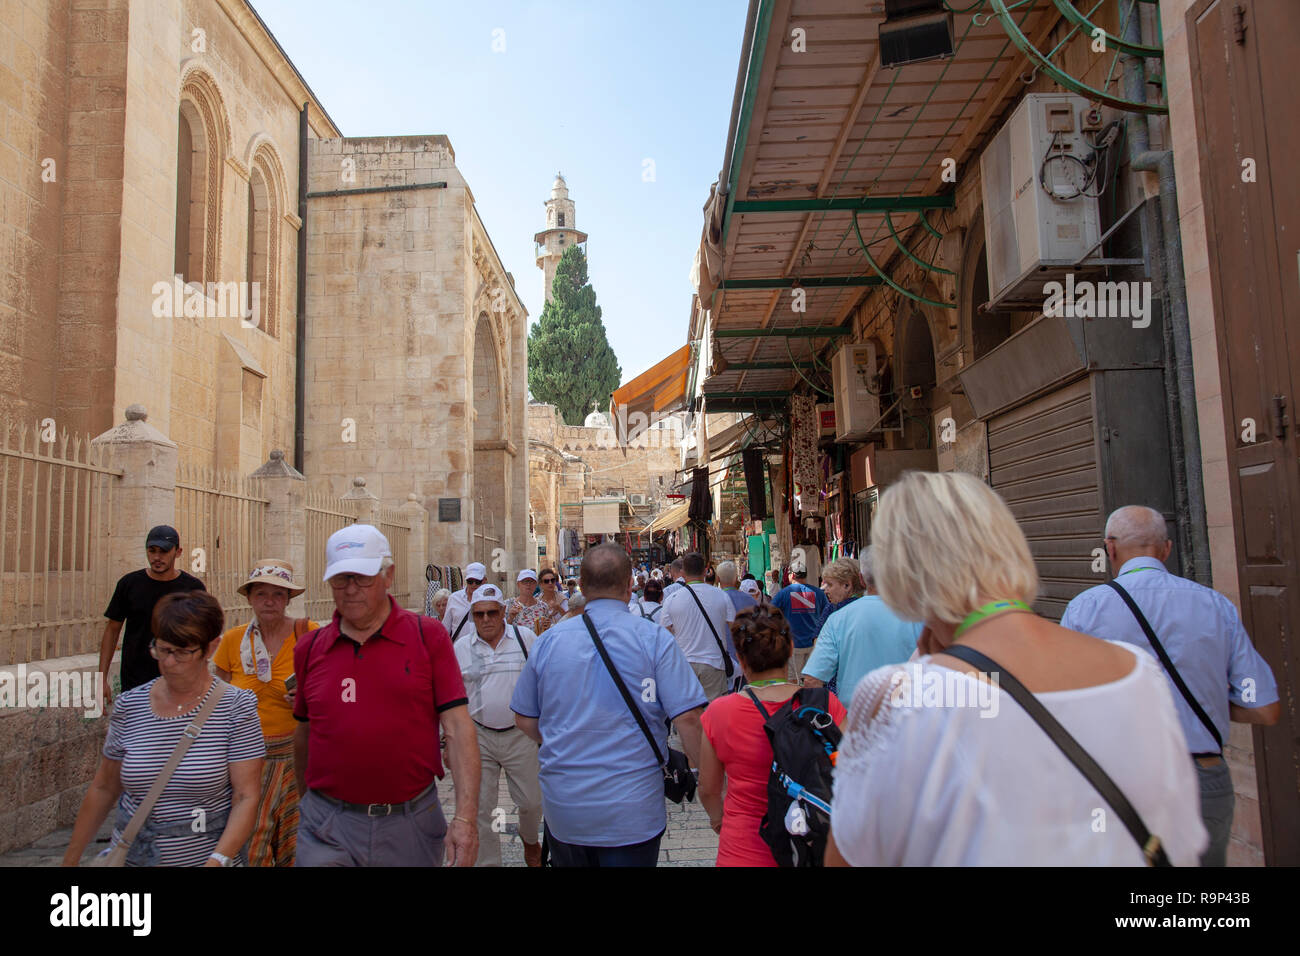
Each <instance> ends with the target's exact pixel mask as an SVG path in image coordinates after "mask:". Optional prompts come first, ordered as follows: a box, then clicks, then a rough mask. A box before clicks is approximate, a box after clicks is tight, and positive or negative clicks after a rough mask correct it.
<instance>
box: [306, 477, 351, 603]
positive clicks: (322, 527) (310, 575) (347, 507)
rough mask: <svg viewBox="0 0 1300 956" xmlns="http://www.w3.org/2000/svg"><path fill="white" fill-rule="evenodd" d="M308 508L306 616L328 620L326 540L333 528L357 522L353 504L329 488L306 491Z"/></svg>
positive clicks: (331, 600) (332, 600)
mask: <svg viewBox="0 0 1300 956" xmlns="http://www.w3.org/2000/svg"><path fill="white" fill-rule="evenodd" d="M306 511H307V574H306V581H304V582H303V583H304V584H306V586H307V594H306V603H307V616H308V617H309V618H311V619H312V620H313V621H328V620H329V619H330V618H331V617H333V615H334V596H333V594H332V593H331V591H330V586H329V585H328V584H326V583H325V582H324V581H323V580H321V579H322V578H324V577H325V542H326V541H328V540H329V536H330V535H332V534H333V533H334V532H335V531H339V530H341V529H342V528H346V527H347V526H348V525H350V524H355V523H356V520H357V518H356V511H355V505H353V504H352V503H350V502H348V501H345V500H344V499H342V498H338V497H336V496H335V495H333V494H331V493H329V492H324V491H322V492H310V491H309V492H308V493H307V501H306Z"/></svg>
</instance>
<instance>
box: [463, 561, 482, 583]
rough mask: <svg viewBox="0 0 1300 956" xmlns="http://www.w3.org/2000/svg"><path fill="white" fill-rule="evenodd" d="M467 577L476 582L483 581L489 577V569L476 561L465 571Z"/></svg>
mask: <svg viewBox="0 0 1300 956" xmlns="http://www.w3.org/2000/svg"><path fill="white" fill-rule="evenodd" d="M465 577H466V578H467V579H468V578H473V579H474V580H475V581H482V580H483V579H484V578H486V577H487V568H485V567H483V565H481V564H479V563H478V562H477V561H475V562H474V563H473V564H471V565H470V566H469V567H467V568H466V569H465Z"/></svg>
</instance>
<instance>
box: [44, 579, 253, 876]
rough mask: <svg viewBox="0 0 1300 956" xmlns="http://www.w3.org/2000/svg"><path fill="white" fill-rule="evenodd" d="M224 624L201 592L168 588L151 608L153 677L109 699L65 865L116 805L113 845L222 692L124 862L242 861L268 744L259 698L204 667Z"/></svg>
mask: <svg viewBox="0 0 1300 956" xmlns="http://www.w3.org/2000/svg"><path fill="white" fill-rule="evenodd" d="M224 623H225V617H224V615H223V614H222V611H221V605H220V604H219V603H218V602H217V599H216V598H214V597H213V596H212V595H211V594H208V593H207V592H206V591H187V592H183V593H178V594H169V595H167V596H166V597H164V598H163V599H162V600H160V601H159V602H158V604H157V606H156V607H155V608H154V612H153V622H152V627H151V630H152V633H153V635H154V639H153V642H152V643H151V644H150V645H149V652H150V654H151V655H152V656H153V658H154V659H155V660H156V661H157V662H158V670H159V674H160V676H159V677H156V678H154V679H153V680H151V681H149V683H147V684H141V685H140V686H139V687H135V688H132V689H131V690H129V691H127V692H126V693H124V694H122V695H121V696H120V697H118V698H117V700H116V701H114V702H113V710H112V713H111V714H110V715H109V722H108V739H107V740H106V741H105V742H104V757H103V759H102V760H101V761H100V763H99V770H98V772H97V773H96V774H95V779H94V780H93V781H92V782H91V784H90V788H89V789H88V790H87V791H86V796H85V798H84V799H83V800H82V801H81V809H80V810H79V811H78V813H77V822H76V824H75V825H74V826H73V829H72V839H71V840H70V841H69V843H68V849H67V852H66V853H64V855H63V865H64V866H76V865H77V863H78V861H79V860H80V859H81V854H82V852H83V851H84V850H85V848H86V846H87V845H88V844H89V843H90V841H91V840H92V839H94V836H95V833H96V832H98V830H99V828H100V826H101V825H102V824H103V822H104V819H105V818H106V817H107V816H108V814H109V812H110V811H112V810H113V809H114V807H116V808H117V822H116V825H115V827H114V828H113V844H112V845H116V844H117V842H119V841H120V840H121V837H122V833H123V831H124V830H126V828H127V825H128V823H129V821H130V820H131V818H132V816H133V815H134V814H135V811H136V808H137V807H139V806H140V804H141V803H142V802H143V801H144V798H145V795H146V794H147V793H148V792H149V790H150V788H151V787H152V786H153V783H154V781H155V780H157V779H158V777H159V775H160V774H161V773H162V770H163V768H164V766H165V765H166V764H167V762H168V759H169V758H170V757H171V755H172V752H173V751H174V750H175V749H176V744H177V742H178V741H179V740H180V738H181V735H182V734H183V733H185V731H186V730H187V728H189V727H190V726H191V724H192V723H193V722H194V720H195V718H196V717H197V716H198V715H199V712H200V711H201V710H202V709H203V707H204V705H205V704H206V703H207V702H208V700H209V699H210V698H211V696H212V695H213V694H217V695H220V696H219V697H218V699H217V704H216V707H215V709H214V710H212V711H211V713H209V714H208V716H207V719H206V720H205V721H204V723H203V725H202V727H201V728H200V730H199V733H198V736H197V737H196V738H195V739H194V741H193V742H192V743H191V744H190V747H189V749H188V750H187V751H186V752H185V755H184V757H183V758H182V759H181V762H180V764H179V765H178V766H177V767H176V770H175V772H174V773H173V774H172V775H171V777H170V779H169V780H168V782H167V786H166V787H165V788H164V789H163V792H162V795H161V796H160V797H159V798H158V800H157V802H156V803H155V804H154V806H153V809H152V810H151V812H150V813H149V816H148V818H147V819H146V820H145V823H144V826H143V827H142V828H141V829H140V831H139V833H138V834H137V835H136V838H135V840H134V841H133V842H132V844H131V848H130V850H129V852H128V853H127V857H126V865H127V866H238V865H242V860H241V855H242V853H241V851H242V849H243V846H244V844H245V843H247V842H248V838H249V836H250V835H251V834H252V832H253V825H254V822H255V818H256V815H257V801H258V797H259V795H260V793H261V781H262V764H263V757H264V756H265V754H266V746H265V744H264V743H263V741H262V725H261V723H260V721H259V720H258V717H257V697H256V696H255V695H254V694H253V693H252V692H251V691H247V690H239V689H237V688H235V687H232V686H230V685H229V684H227V683H225V682H224V681H222V680H218V679H217V678H215V677H213V676H212V674H211V673H210V672H209V671H208V648H209V647H211V646H212V642H213V641H215V640H217V638H218V637H220V636H221V628H222V626H223V624H224ZM110 850H111V846H110ZM107 852H109V851H107V850H106V851H105V853H107Z"/></svg>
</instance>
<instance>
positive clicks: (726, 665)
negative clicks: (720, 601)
mask: <svg viewBox="0 0 1300 956" xmlns="http://www.w3.org/2000/svg"><path fill="white" fill-rule="evenodd" d="M682 587H684V588H685V589H686V593H687V594H689V595H690V596H691V600H693V601H694V602H695V606H696V607H698V608H699V609H700V613H701V614H703V615H704V623H705V624H707V625H709V633H710V634H712V635H713V640H714V641H715V642H716V643H717V645H718V650H719V651H720V652H721V653H722V666H723V669H724V670H726V672H727V676H728V677H730V676H731V675H732V674H733V673H735V670H734V668H733V667H732V666H731V655H730V654H728V653H727V646H726V645H725V644H723V643H722V638H720V637H718V629H717V628H716V627H714V626H713V619H712V618H710V617H709V612H708V611H706V610H704V605H703V603H701V601H700V596H699V595H698V594H696V593H695V588H693V587H691V584H690V582H689V581H687V582H686V583H685V584H683V585H682ZM727 600H728V601H730V600H731V598H727Z"/></svg>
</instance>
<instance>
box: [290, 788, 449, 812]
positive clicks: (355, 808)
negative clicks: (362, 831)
mask: <svg viewBox="0 0 1300 956" xmlns="http://www.w3.org/2000/svg"><path fill="white" fill-rule="evenodd" d="M436 786H437V782H436V781H435V782H434V783H431V784H429V785H428V786H427V787H425V788H424V789H423V790H421V791H420V792H419V793H417V794H416V795H415V796H413V797H412V798H411V799H410V800H407V801H406V802H405V803H348V802H347V801H346V800H339V799H338V798H337V797H331V796H330V795H329V794H328V793H324V792H322V791H320V790H313V791H311V792H312V793H314V794H316V796H318V797H320V798H321V799H322V800H324V801H325V802H326V803H328V804H330V805H331V806H334V807H338V808H339V809H340V810H346V811H348V812H349V813H364V814H365V815H366V816H368V817H387V816H391V815H392V814H394V813H413V812H415V809H416V807H415V804H416V803H418V802H419V801H420V800H421V799H422V798H424V797H426V796H428V795H429V791H431V790H433V788H434V787H436Z"/></svg>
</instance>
